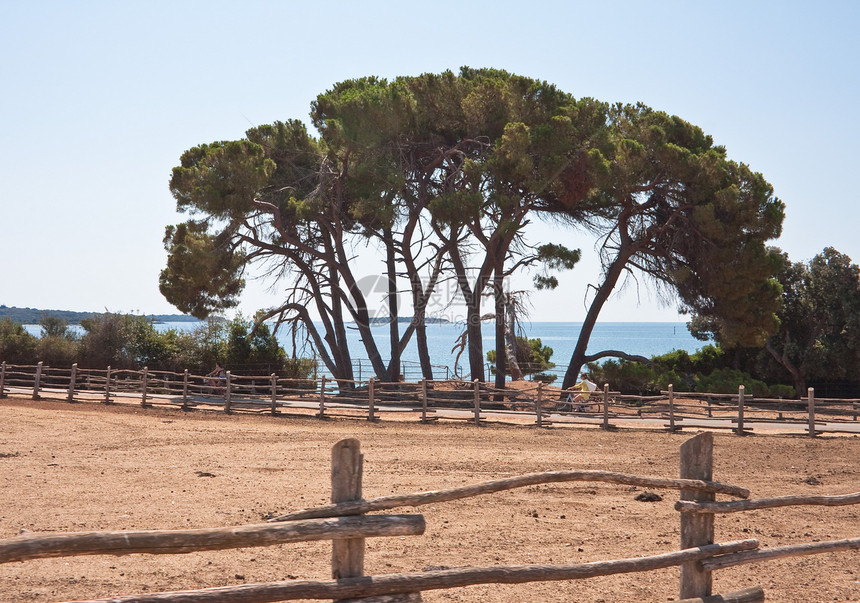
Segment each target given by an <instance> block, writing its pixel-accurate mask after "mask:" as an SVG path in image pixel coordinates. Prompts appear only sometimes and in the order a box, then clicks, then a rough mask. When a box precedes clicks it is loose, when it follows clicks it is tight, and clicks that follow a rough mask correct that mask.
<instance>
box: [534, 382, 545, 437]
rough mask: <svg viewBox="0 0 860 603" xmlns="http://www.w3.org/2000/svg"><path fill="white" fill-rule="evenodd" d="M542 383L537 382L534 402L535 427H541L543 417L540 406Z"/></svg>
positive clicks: (541, 401) (541, 402)
mask: <svg viewBox="0 0 860 603" xmlns="http://www.w3.org/2000/svg"><path fill="white" fill-rule="evenodd" d="M542 398H543V381H538V391H537V400H536V401H535V414H536V415H537V426H538V427H543V415H542V411H543V409H542V408H541V405H542V404H543V400H542Z"/></svg>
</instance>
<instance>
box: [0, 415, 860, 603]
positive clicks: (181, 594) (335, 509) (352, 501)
mask: <svg viewBox="0 0 860 603" xmlns="http://www.w3.org/2000/svg"><path fill="white" fill-rule="evenodd" d="M712 472H713V434H712V433H710V432H704V433H701V434H699V435H697V436H695V437H694V438H691V439H689V440H687V441H686V442H684V443H683V445H682V446H681V477H680V478H679V479H673V478H655V477H643V476H633V475H628V474H618V473H611V472H602V471H558V472H548V473H540V474H530V475H523V476H517V477H513V478H506V479H502V480H493V481H490V482H483V483H480V484H475V485H472V486H465V487H462V488H452V489H449V490H439V491H434V492H421V493H417V494H407V495H398V496H389V497H382V498H378V499H372V500H369V501H364V500H362V498H361V493H362V475H363V456H362V454H361V452H360V445H359V442H358V440H355V439H348V440H342V441H340V442H338V443H337V444H335V446H334V447H333V449H332V470H331V476H332V503H333V504H332V505H330V506H325V507H319V508H316V509H310V510H304V511H299V512H296V513H291V514H289V515H286V516H283V517H279V518H277V519H275V520H273V521H274V522H275V523H271V522H270V523H267V524H257V525H246V526H239V527H235V528H213V529H196V530H168V531H127V532H83V533H67V534H26V535H22V536H17V537H14V538H10V539H6V540H0V563H6V562H12V561H23V560H29V559H38V558H46V557H60V556H75V555H126V554H131V553H153V554H176V553H188V552H192V551H199V550H216V549H225V548H238V547H250V546H268V545H273V544H281V543H290V542H301V541H309V540H332V579H331V580H301V581H295V580H291V581H289V582H270V583H265V584H243V585H240V586H225V587H218V588H207V589H200V590H190V591H170V592H161V593H150V594H142V595H131V596H122V597H111V598H109V599H99V600H96V601H100V602H102V603H105V602H108V601H110V602H112V603H119V602H124V603H154V602H169V603H180V602H182V603H192V602H200V603H202V602H206V601H220V602H235V603H263V602H269V601H286V600H294V599H334V600H336V601H339V602H341V603H345V602H346V603H348V602H351V601H355V602H358V601H364V602H365V603H383V602H388V603H397V602H399V603H405V602H416V601H421V593H422V592H423V591H428V590H437V589H450V588H458V587H463V586H469V585H475V584H492V583H496V584H519V583H526V582H535V581H553V580H578V579H584V578H591V577H595V576H609V575H615V574H627V573H634V572H645V571H651V570H656V569H661V568H667V567H675V566H680V567H681V575H680V585H679V592H680V598H681V600H682V601H684V602H686V603H717V602H718V601H723V602H725V601H735V602H738V603H755V602H761V601H764V591H763V590H762V589H761V587H755V588H751V589H746V590H743V591H738V592H735V593H727V594H725V595H720V596H714V595H712V593H711V591H712V580H711V578H712V572H714V571H716V570H719V569H723V568H726V567H732V566H736V565H741V564H748V563H758V562H763V561H768V560H772V559H779V558H785V557H792V556H799V555H812V554H819V553H825V552H827V553H832V552H839V551H858V550H860V538H849V539H845V540H837V541H829V542H814V543H806V544H800V545H792V546H782V547H773V548H759V543H758V541H757V540H742V541H734V542H724V543H714V542H713V536H714V517H715V514H718V513H729V512H738V511H748V510H754V509H762V508H774V507H782V506H788V505H830V506H835V505H850V504H860V493H854V494H849V495H839V496H818V497H809V496H787V497H780V498H775V499H760V500H758V501H756V500H741V501H734V502H716V501H714V500H713V499H714V495H715V494H716V493H721V494H729V495H733V496H737V497H740V498H746V497H747V496H748V495H749V492H748V491H747V490H746V489H745V488H742V487H740V486H734V485H729V484H722V483H719V482H714V481H712ZM572 480H584V481H601V482H608V483H616V484H631V485H639V486H646V487H655V488H669V489H678V490H680V497H681V500H679V501H678V502H677V503H676V505H675V509H676V510H677V511H679V513H680V521H681V529H680V534H681V550H678V551H671V552H667V553H661V554H657V555H650V556H644V557H634V558H627V559H615V560H607V561H597V562H590V563H578V564H568V565H526V566H492V567H465V568H455V569H446V570H437V571H425V572H415V573H405V574H389V575H377V576H365V575H364V553H365V550H364V540H365V538H368V537H373V536H405V535H420V534H423V533H424V529H425V522H424V517H423V516H422V515H374V516H368V515H365V513H367V512H370V511H375V510H381V509H389V508H393V507H396V506H415V505H418V504H427V503H431V502H432V503H439V502H444V501H449V500H454V499H457V498H464V497H467V496H478V495H485V494H489V493H494V492H499V491H502V490H508V489H511V488H516V487H522V486H526V485H534V484H539V483H554V482H559V481H572ZM333 514H337V515H336V516H331V515H333ZM309 517H313V518H314V519H307V518H309ZM78 603H95V601H90V602H78Z"/></svg>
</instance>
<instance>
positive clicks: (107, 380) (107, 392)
mask: <svg viewBox="0 0 860 603" xmlns="http://www.w3.org/2000/svg"><path fill="white" fill-rule="evenodd" d="M105 404H110V366H108V367H107V374H106V375H105Z"/></svg>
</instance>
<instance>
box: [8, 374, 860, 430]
mask: <svg viewBox="0 0 860 603" xmlns="http://www.w3.org/2000/svg"><path fill="white" fill-rule="evenodd" d="M5 397H6V361H5V360H4V361H3V363H2V364H0V398H5ZM855 418H856V417H855Z"/></svg>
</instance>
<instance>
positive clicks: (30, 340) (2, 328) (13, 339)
mask: <svg viewBox="0 0 860 603" xmlns="http://www.w3.org/2000/svg"><path fill="white" fill-rule="evenodd" d="M37 347H38V340H37V339H36V338H35V337H33V336H32V335H30V334H29V333H28V332H27V331H26V330H25V329H24V327H23V326H22V325H21V324H20V323H17V322H14V321H12V319H10V318H2V319H0V362H8V363H9V364H35V363H36V362H37V360H36V357H37Z"/></svg>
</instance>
